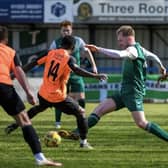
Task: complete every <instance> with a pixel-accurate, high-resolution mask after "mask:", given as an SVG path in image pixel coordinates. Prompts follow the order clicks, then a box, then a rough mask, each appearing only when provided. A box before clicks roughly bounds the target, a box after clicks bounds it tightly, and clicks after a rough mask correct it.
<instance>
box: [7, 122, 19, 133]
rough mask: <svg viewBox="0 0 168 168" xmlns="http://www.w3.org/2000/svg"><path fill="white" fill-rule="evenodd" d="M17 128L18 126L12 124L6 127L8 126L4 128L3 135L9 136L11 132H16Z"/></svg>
mask: <svg viewBox="0 0 168 168" xmlns="http://www.w3.org/2000/svg"><path fill="white" fill-rule="evenodd" d="M18 127H19V126H18V124H16V123H12V124H10V125H8V126H7V127H6V128H5V133H6V134H10V133H11V132H13V131H14V130H16V129H17V128H18Z"/></svg>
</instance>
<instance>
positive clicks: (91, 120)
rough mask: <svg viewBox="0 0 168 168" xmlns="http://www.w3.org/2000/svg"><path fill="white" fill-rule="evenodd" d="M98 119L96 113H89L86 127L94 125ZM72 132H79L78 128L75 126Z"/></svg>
mask: <svg viewBox="0 0 168 168" xmlns="http://www.w3.org/2000/svg"><path fill="white" fill-rule="evenodd" d="M99 120H100V117H99V116H97V115H96V114H94V113H92V114H90V116H89V117H88V122H87V123H88V129H89V128H91V127H93V126H95V125H96V124H97V123H98V121H99ZM72 132H73V133H76V134H79V130H78V128H76V129H75V130H73V131H72Z"/></svg>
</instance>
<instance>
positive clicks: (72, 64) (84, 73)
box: [68, 57, 107, 80]
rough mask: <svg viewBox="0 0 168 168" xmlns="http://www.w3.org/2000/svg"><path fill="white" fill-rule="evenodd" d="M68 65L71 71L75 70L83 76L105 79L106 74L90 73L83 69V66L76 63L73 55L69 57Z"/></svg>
mask: <svg viewBox="0 0 168 168" xmlns="http://www.w3.org/2000/svg"><path fill="white" fill-rule="evenodd" d="M68 65H69V67H70V68H71V69H72V71H73V72H75V73H76V74H77V75H80V76H83V77H91V78H96V79H99V80H106V79H107V75H106V74H95V73H91V72H89V71H86V70H84V69H83V68H80V67H79V66H78V65H77V64H76V63H75V60H74V58H73V57H70V59H69V61H68Z"/></svg>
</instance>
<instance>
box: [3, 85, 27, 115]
mask: <svg viewBox="0 0 168 168" xmlns="http://www.w3.org/2000/svg"><path fill="white" fill-rule="evenodd" d="M0 105H1V106H2V107H3V109H4V110H5V111H6V112H7V113H8V114H9V115H11V116H13V115H17V114H18V113H20V112H22V111H23V110H24V109H25V105H24V103H23V101H22V100H21V98H20V97H19V95H18V94H17V92H16V91H15V88H14V87H13V86H12V85H6V84H2V83H0Z"/></svg>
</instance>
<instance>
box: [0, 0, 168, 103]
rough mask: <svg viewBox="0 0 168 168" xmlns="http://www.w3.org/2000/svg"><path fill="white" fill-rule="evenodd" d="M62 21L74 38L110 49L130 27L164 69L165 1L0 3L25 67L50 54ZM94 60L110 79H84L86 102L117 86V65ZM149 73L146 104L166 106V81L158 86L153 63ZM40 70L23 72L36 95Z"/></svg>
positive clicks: (1, 18)
mask: <svg viewBox="0 0 168 168" xmlns="http://www.w3.org/2000/svg"><path fill="white" fill-rule="evenodd" d="M63 20H70V21H72V22H73V34H74V35H76V36H79V37H81V38H83V39H84V41H85V42H86V43H93V44H96V45H97V46H101V47H105V48H113V49H118V46H117V41H116V34H115V31H116V29H117V28H118V27H119V26H121V25H123V24H127V25H128V24H129V25H131V26H133V28H134V29H135V32H136V41H138V42H139V43H140V44H141V45H142V46H143V47H145V48H146V49H148V50H150V51H152V52H153V53H155V54H156V55H158V57H159V58H160V59H161V60H162V62H163V64H164V66H165V67H166V68H168V55H167V53H168V0H15V1H13V0H1V1H0V24H1V25H5V26H7V27H8V28H9V45H10V46H12V47H13V48H14V49H15V50H16V51H17V55H18V56H19V58H20V60H21V62H22V64H23V65H24V64H26V63H28V62H30V61H31V60H32V59H34V58H36V57H37V56H38V55H40V54H43V53H44V52H45V51H47V50H48V48H49V46H50V44H51V42H52V41H53V40H54V39H55V38H58V37H59V36H60V29H59V23H60V22H61V21H63ZM94 58H95V61H96V64H97V67H98V71H99V72H104V73H108V74H111V77H110V78H109V79H108V81H105V82H103V83H102V82H100V83H97V82H95V81H94V80H91V79H85V80H86V81H85V83H86V96H87V99H88V101H89V100H90V101H100V100H103V99H104V98H106V97H107V96H108V95H109V94H111V92H114V91H116V90H117V89H119V87H120V78H121V75H120V74H121V61H120V60H115V59H114V60H112V59H108V58H107V57H106V58H105V57H104V55H100V54H94ZM82 61H83V62H82V65H81V66H83V67H85V68H87V69H88V70H89V68H90V66H89V64H86V62H87V60H82ZM147 70H148V74H149V75H148V78H147V96H146V100H147V101H152V102H156V101H159V102H160V101H162V102H167V98H168V83H167V82H163V83H161V84H160V85H159V86H157V85H156V79H157V77H158V73H159V71H158V68H157V66H156V65H155V64H154V63H153V62H152V61H149V62H148V69H147ZM42 72H43V67H35V68H34V69H33V70H32V71H30V72H29V73H28V74H27V75H28V76H29V77H30V78H29V79H30V80H31V83H32V85H33V88H34V89H35V91H36V89H37V88H38V86H39V84H40V82H41V77H42ZM17 87H19V86H17ZM19 90H20V89H19ZM23 97H24V96H23Z"/></svg>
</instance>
